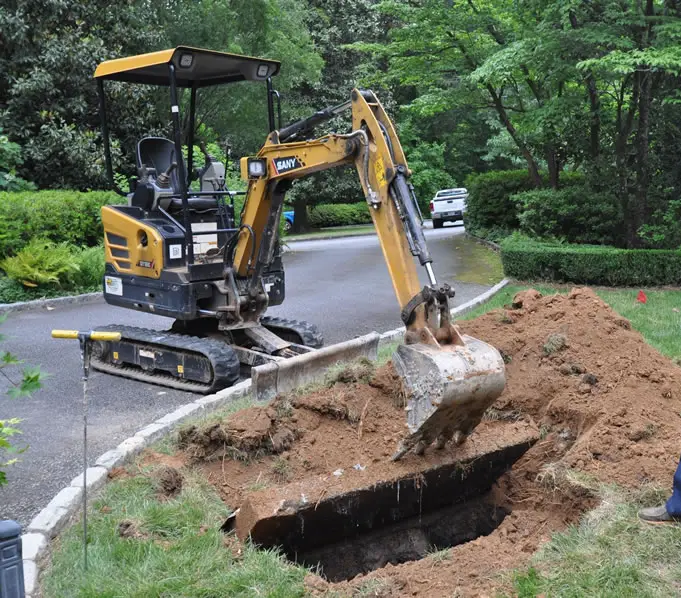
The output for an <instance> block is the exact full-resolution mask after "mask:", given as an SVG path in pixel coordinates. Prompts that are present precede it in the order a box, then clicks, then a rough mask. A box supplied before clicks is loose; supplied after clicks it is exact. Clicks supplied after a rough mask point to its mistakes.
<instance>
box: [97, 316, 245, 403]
mask: <svg viewBox="0 0 681 598" xmlns="http://www.w3.org/2000/svg"><path fill="white" fill-rule="evenodd" d="M97 330H102V331H114V332H120V333H121V336H122V337H123V339H124V340H129V341H135V342H136V343H137V344H140V345H155V346H160V347H164V348H170V349H179V350H181V351H187V352H192V353H198V354H199V355H202V356H203V357H205V358H206V359H207V360H208V361H209V363H210V365H211V367H212V369H213V380H212V382H211V383H210V384H204V383H202V382H197V381H194V380H183V379H182V378H176V377H174V376H172V375H170V374H167V373H161V372H159V373H150V372H145V371H143V370H140V369H138V368H136V367H133V366H127V365H122V366H118V365H115V364H112V363H108V362H102V361H101V360H99V359H97V358H96V357H95V356H94V355H93V357H92V363H93V367H94V368H95V369H97V370H101V371H105V372H107V373H111V374H116V375H119V376H123V377H125V378H134V379H135V380H140V381H142V382H150V383H154V384H160V385H163V386H170V387H171V388H177V389H180V390H186V391H189V392H201V393H206V394H208V393H211V392H216V391H218V390H220V389H222V388H226V387H228V386H232V385H233V384H235V383H236V382H238V380H239V371H240V368H241V364H240V363H239V358H238V357H237V355H236V353H235V351H234V349H232V347H230V346H229V345H228V344H227V343H223V342H220V341H219V340H216V339H211V338H198V337H195V336H189V335H186V334H178V333H177V332H166V331H158V330H149V329H147V328H137V327H135V326H116V325H115V324H114V325H111V326H103V327H98V328H97Z"/></svg>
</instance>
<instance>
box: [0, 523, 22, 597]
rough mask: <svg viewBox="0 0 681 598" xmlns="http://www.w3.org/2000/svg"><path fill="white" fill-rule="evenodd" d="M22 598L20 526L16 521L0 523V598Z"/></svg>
mask: <svg viewBox="0 0 681 598" xmlns="http://www.w3.org/2000/svg"><path fill="white" fill-rule="evenodd" d="M24 596H25V594H24V565H23V561H22V558H21V526H20V525H19V524H18V523H17V522H16V521H11V520H5V521H0V598H24Z"/></svg>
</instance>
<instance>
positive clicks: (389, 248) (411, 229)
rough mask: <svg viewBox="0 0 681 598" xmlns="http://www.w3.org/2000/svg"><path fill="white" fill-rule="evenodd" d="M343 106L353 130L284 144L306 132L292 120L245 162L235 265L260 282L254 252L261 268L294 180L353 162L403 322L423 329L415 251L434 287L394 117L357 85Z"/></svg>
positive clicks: (433, 278)
mask: <svg viewBox="0 0 681 598" xmlns="http://www.w3.org/2000/svg"><path fill="white" fill-rule="evenodd" d="M348 104H350V105H351V109H352V125H353V127H352V133H350V134H347V135H341V134H336V133H334V134H330V135H326V136H324V137H321V138H319V139H314V140H306V141H297V142H296V141H294V142H282V138H283V139H286V138H288V137H290V136H293V135H295V133H298V132H299V131H301V130H303V131H304V130H305V127H304V125H298V126H296V125H295V124H294V125H293V126H292V127H295V128H293V129H291V128H287V129H282V130H281V131H274V132H273V133H272V134H271V135H270V136H269V137H268V140H267V142H266V144H265V145H264V146H263V148H262V149H261V150H260V152H259V153H258V156H257V158H244V159H243V161H242V164H243V166H242V175H243V176H245V178H248V179H249V187H248V193H247V198H246V202H245V207H244V212H243V214H242V219H241V223H242V226H244V230H242V231H241V233H240V238H239V242H238V244H237V247H236V252H235V256H234V268H235V269H236V271H237V272H238V274H239V275H240V276H241V277H250V278H252V279H253V280H255V281H257V280H258V278H259V275H260V271H259V270H258V260H257V259H256V260H255V262H253V260H252V259H251V256H258V258H260V261H262V265H263V267H264V265H265V264H266V263H268V262H269V258H270V257H271V256H270V255H269V253H270V252H271V249H272V247H271V246H270V245H272V246H273V245H274V243H271V242H270V241H271V240H274V237H275V235H276V230H277V226H276V224H277V223H278V222H279V218H280V216H281V209H282V205H283V196H284V193H285V192H286V191H287V190H288V188H289V187H290V184H291V182H292V181H293V180H295V179H299V178H303V177H306V176H308V175H310V174H313V173H315V172H319V171H322V170H328V169H331V168H336V167H339V166H347V165H349V164H354V165H355V167H356V169H357V173H358V175H359V179H360V181H361V184H362V188H363V189H364V194H365V196H366V199H367V203H368V204H369V209H370V213H371V217H372V220H373V222H374V226H375V227H376V232H377V234H378V237H379V240H380V245H381V249H382V251H383V256H384V258H385V261H386V265H387V266H388V271H389V273H390V278H391V280H392V283H393V288H394V290H395V295H396V296H397V300H398V302H399V304H400V307H401V308H402V309H403V310H407V312H408V313H405V318H403V319H405V320H406V322H405V323H406V324H407V325H408V328H409V329H410V330H418V329H422V328H424V327H425V325H426V310H425V309H424V305H423V302H420V299H421V287H420V283H419V278H418V274H417V271H416V264H415V263H414V260H413V259H412V256H416V257H417V258H418V259H419V262H420V264H421V265H422V266H424V267H425V268H426V270H427V272H428V276H429V280H430V283H431V285H435V284H436V281H435V275H434V274H433V270H432V267H431V266H430V264H431V263H432V258H431V256H430V253H429V252H428V248H427V246H426V241H425V237H424V234H423V230H422V229H421V225H420V224H421V222H420V221H421V218H420V214H419V213H418V207H417V204H416V201H415V199H414V197H413V191H412V190H411V186H410V185H409V183H408V177H409V174H410V172H409V169H408V167H407V160H406V158H405V155H404V152H403V150H402V146H401V144H400V142H399V139H398V138H397V135H396V133H395V129H394V127H393V125H392V122H391V121H390V119H389V118H388V116H387V114H386V113H385V110H384V109H383V106H381V104H380V103H379V101H378V100H377V99H376V98H375V97H374V96H373V94H372V93H371V92H366V91H365V92H360V91H359V90H354V91H353V92H352V100H351V102H348V103H346V104H343V105H341V106H342V107H345V106H348ZM348 107H350V106H348ZM339 111H340V110H339V108H336V109H335V110H334V111H329V112H328V114H329V116H332V115H335V114H337V113H338V112H339ZM313 118H314V117H313ZM306 120H307V119H306ZM302 122H305V121H302ZM316 122H319V119H318V120H317V121H316ZM254 162H255V163H256V165H257V166H256V167H257V168H259V169H260V170H258V172H259V173H262V176H257V177H255V176H249V175H248V168H249V164H251V165H252V164H253V163H254ZM251 169H253V166H251ZM270 220H271V222H270ZM249 228H250V229H251V230H252V231H255V234H252V233H251V232H250V231H249ZM258 233H259V234H258ZM448 292H450V293H451V291H448ZM415 298H416V299H415ZM414 301H416V302H420V304H416V303H412V305H414V307H413V308H412V307H411V305H410V302H414Z"/></svg>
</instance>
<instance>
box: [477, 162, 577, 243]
mask: <svg viewBox="0 0 681 598" xmlns="http://www.w3.org/2000/svg"><path fill="white" fill-rule="evenodd" d="M542 179H543V181H544V184H547V183H548V179H547V177H546V175H543V177H542ZM583 182H584V177H583V175H582V174H580V173H576V172H571V173H567V172H565V173H562V174H561V178H560V184H561V186H562V187H567V186H571V185H575V184H580V183H583ZM465 184H466V188H467V189H468V200H467V202H466V210H467V211H466V228H467V229H468V231H469V232H471V233H473V234H475V235H477V236H479V237H483V238H487V239H490V240H500V239H502V238H503V237H505V236H507V235H508V234H510V233H511V232H513V231H515V230H518V228H519V227H520V222H519V220H518V205H517V202H516V201H515V199H514V198H513V197H512V196H513V195H516V194H518V193H522V192H524V191H530V190H533V189H535V187H534V184H533V182H532V180H531V179H530V175H529V174H528V172H527V170H494V171H490V172H483V173H480V174H472V175H469V176H468V178H467V179H466V183H465Z"/></svg>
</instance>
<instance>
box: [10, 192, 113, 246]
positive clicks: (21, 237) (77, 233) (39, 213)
mask: <svg viewBox="0 0 681 598" xmlns="http://www.w3.org/2000/svg"><path fill="white" fill-rule="evenodd" d="M125 201H126V200H125V198H123V197H120V196H118V195H116V194H115V193H113V192H111V191H91V192H88V193H80V192H77V191H23V192H21V193H0V256H7V255H14V254H16V253H17V252H18V251H20V250H21V249H22V248H23V247H25V246H26V244H27V243H28V242H29V241H30V240H31V239H33V238H36V237H40V238H43V239H49V240H50V241H53V242H55V243H71V244H74V245H78V246H93V245H97V244H99V243H101V242H102V237H103V231H102V222H101V215H100V210H101V207H102V206H104V205H107V204H120V203H124V202H125Z"/></svg>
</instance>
